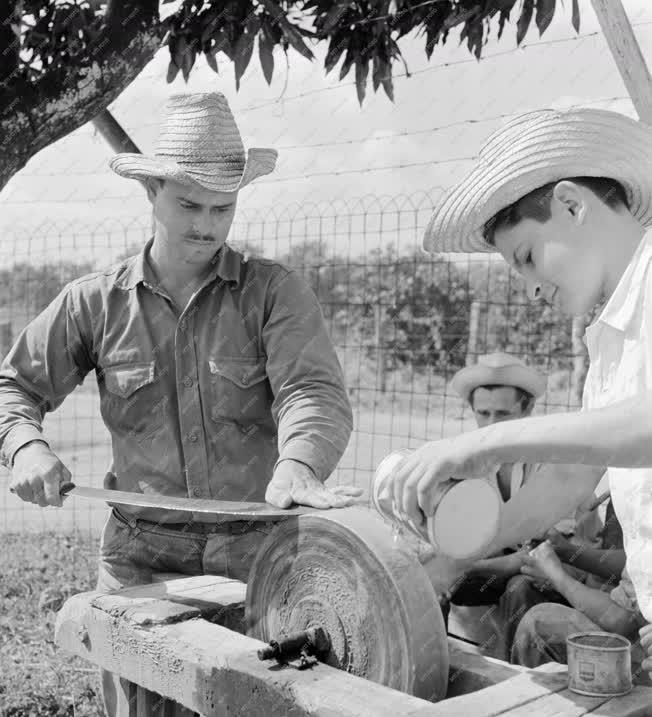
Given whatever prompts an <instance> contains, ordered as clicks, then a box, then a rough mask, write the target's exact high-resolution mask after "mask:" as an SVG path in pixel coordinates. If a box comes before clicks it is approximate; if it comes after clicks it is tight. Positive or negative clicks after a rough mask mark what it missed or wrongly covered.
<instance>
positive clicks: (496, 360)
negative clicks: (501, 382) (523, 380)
mask: <svg viewBox="0 0 652 717" xmlns="http://www.w3.org/2000/svg"><path fill="white" fill-rule="evenodd" d="M478 363H479V364H480V365H481V366H486V367H487V368H506V367H507V366H521V367H523V368H527V365H526V364H525V362H524V361H521V359H519V358H517V357H516V356H511V355H510V354H506V353H503V352H501V351H497V352H496V353H492V354H484V356H479V357H478Z"/></svg>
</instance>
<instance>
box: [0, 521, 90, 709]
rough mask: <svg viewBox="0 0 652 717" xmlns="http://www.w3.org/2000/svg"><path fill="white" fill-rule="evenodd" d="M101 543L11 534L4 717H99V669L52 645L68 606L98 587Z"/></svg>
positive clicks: (4, 590)
mask: <svg viewBox="0 0 652 717" xmlns="http://www.w3.org/2000/svg"><path fill="white" fill-rule="evenodd" d="M96 561H97V541H96V539H94V538H91V537H84V536H81V535H79V534H76V535H74V536H72V535H66V534H59V533H52V532H49V533H41V534H32V535H29V536H27V535H25V534H20V533H5V534H3V535H2V551H0V668H1V669H0V715H2V717H42V716H45V715H47V716H48V717H55V716H56V717H64V716H65V717H100V716H101V715H103V713H104V712H103V709H102V705H101V702H100V698H99V681H98V676H97V672H96V670H95V669H94V668H93V666H92V665H90V664H89V663H86V662H84V661H83V660H81V659H79V658H76V657H72V656H71V655H69V654H67V653H62V652H60V651H59V650H58V649H57V648H56V646H55V645H54V642H53V639H54V621H55V617H56V611H57V610H58V609H59V608H60V606H61V604H62V603H63V600H64V599H65V598H66V597H67V596H68V595H71V594H73V593H76V592H82V591H85V590H92V589H93V587H94V585H95V576H96Z"/></svg>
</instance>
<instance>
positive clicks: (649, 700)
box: [590, 686, 652, 717]
mask: <svg viewBox="0 0 652 717" xmlns="http://www.w3.org/2000/svg"><path fill="white" fill-rule="evenodd" d="M590 714H591V716H592V717H593V716H594V715H595V717H649V715H651V714H652V687H640V686H637V687H634V689H633V690H632V691H631V692H630V693H629V694H628V695H623V696H622V697H614V698H613V699H611V700H608V701H607V702H605V703H604V704H602V705H601V706H600V707H598V708H597V709H595V710H593V711H592V712H591V713H590Z"/></svg>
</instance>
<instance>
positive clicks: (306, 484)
mask: <svg viewBox="0 0 652 717" xmlns="http://www.w3.org/2000/svg"><path fill="white" fill-rule="evenodd" d="M360 495H362V490H361V489H360V488H355V487H353V486H336V487H334V488H327V487H326V486H325V485H324V484H323V483H322V482H321V481H319V480H318V479H317V478H316V477H315V474H314V473H313V472H312V470H311V469H310V468H309V467H308V466H307V465H305V464H303V463H299V462H298V461H294V460H289V459H287V460H283V461H281V462H280V463H279V464H278V465H277V466H276V470H275V471H274V475H273V476H272V480H271V481H270V482H269V485H268V486H267V492H266V493H265V500H266V501H267V502H268V503H271V504H272V505H275V506H276V507H278V508H289V507H290V506H291V505H292V504H293V503H296V504H297V505H307V506H310V507H312V508H321V509H326V508H344V507H346V506H348V505H351V504H352V503H354V502H355V501H354V498H356V497H358V496H360Z"/></svg>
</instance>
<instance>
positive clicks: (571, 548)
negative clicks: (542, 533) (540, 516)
mask: <svg viewBox="0 0 652 717" xmlns="http://www.w3.org/2000/svg"><path fill="white" fill-rule="evenodd" d="M546 539H547V541H548V542H549V543H550V544H551V545H552V547H553V548H554V549H555V553H557V555H558V556H559V557H560V558H562V560H564V559H565V558H566V556H568V555H573V554H574V553H575V552H576V551H577V548H578V546H577V545H574V544H573V543H571V541H570V540H568V538H565V537H564V536H563V535H562V534H561V533H560V532H559V531H558V530H557V529H556V528H550V530H549V531H548V532H547V533H546Z"/></svg>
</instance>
